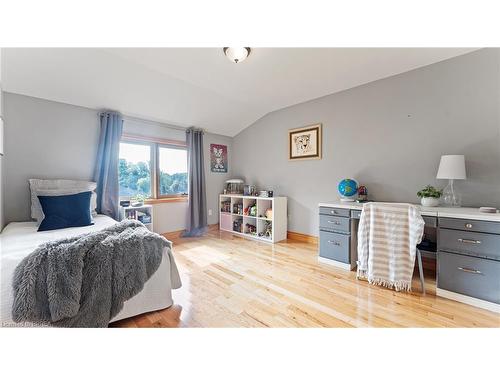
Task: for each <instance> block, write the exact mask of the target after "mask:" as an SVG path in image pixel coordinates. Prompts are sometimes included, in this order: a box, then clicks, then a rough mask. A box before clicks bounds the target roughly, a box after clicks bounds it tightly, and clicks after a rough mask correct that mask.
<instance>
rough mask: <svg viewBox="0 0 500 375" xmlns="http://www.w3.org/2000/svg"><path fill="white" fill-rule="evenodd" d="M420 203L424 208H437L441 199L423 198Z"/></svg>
mask: <svg viewBox="0 0 500 375" xmlns="http://www.w3.org/2000/svg"><path fill="white" fill-rule="evenodd" d="M420 203H421V204H422V206H424V207H436V206H438V205H439V198H432V197H428V198H422V199H421V200H420Z"/></svg>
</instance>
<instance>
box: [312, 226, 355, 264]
mask: <svg viewBox="0 0 500 375" xmlns="http://www.w3.org/2000/svg"><path fill="white" fill-rule="evenodd" d="M350 241H351V236H349V235H348V234H340V233H332V232H325V231H322V230H320V231H319V256H320V257H323V258H327V259H332V260H336V261H337V262H342V263H350V261H351V256H350Z"/></svg>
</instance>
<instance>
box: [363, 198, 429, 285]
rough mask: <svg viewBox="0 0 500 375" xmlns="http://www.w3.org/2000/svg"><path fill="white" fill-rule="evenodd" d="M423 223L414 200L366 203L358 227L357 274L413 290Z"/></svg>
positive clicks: (383, 283)
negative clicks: (412, 281) (407, 202)
mask: <svg viewBox="0 0 500 375" xmlns="http://www.w3.org/2000/svg"><path fill="white" fill-rule="evenodd" d="M424 225H425V223H424V219H423V218H422V216H421V215H420V210H419V209H418V208H417V207H416V206H414V205H411V204H406V203H366V204H365V205H363V211H362V212H361V217H360V220H359V228H358V262H357V264H358V271H357V277H358V278H362V279H367V280H368V282H369V283H370V284H376V285H382V286H385V287H388V288H394V289H395V290H396V291H400V290H406V291H410V290H411V279H412V276H413V268H414V265H415V253H416V248H417V245H418V244H419V243H420V241H421V240H422V236H423V233H424Z"/></svg>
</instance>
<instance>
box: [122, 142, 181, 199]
mask: <svg viewBox="0 0 500 375" xmlns="http://www.w3.org/2000/svg"><path fill="white" fill-rule="evenodd" d="M120 143H129V144H138V145H144V146H149V150H150V169H151V170H150V175H151V176H150V177H151V196H150V197H149V198H147V199H146V202H147V203H156V202H158V203H161V202H168V201H172V202H179V201H187V200H188V198H189V192H188V193H181V194H166V195H161V194H160V178H159V176H160V147H163V148H174V149H180V150H186V164H187V145H186V142H183V141H174V140H169V139H161V138H152V137H144V136H136V135H131V134H123V135H122V138H121V139H120ZM186 166H187V165H186ZM188 179H189V175H188ZM122 199H131V197H125V196H120V200H122Z"/></svg>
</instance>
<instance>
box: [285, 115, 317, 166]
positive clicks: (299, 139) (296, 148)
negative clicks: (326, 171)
mask: <svg viewBox="0 0 500 375" xmlns="http://www.w3.org/2000/svg"><path fill="white" fill-rule="evenodd" d="M321 128H322V124H321V123H319V124H313V125H309V126H304V127H302V128H296V129H291V130H289V131H288V160H317V159H321V152H322V143H323V136H322V131H321Z"/></svg>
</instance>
